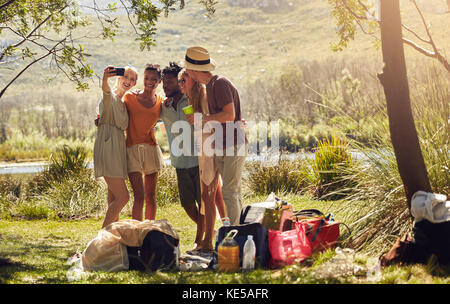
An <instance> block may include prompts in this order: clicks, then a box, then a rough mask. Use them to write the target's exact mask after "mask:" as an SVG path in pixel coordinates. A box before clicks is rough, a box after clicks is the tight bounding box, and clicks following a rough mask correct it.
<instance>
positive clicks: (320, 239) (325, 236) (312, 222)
mask: <svg viewBox="0 0 450 304" xmlns="http://www.w3.org/2000/svg"><path fill="white" fill-rule="evenodd" d="M298 223H302V224H303V226H304V227H305V233H306V236H307V237H308V240H309V241H310V243H311V249H312V251H313V252H316V251H324V250H327V249H329V248H333V247H334V246H335V245H336V243H337V241H338V238H339V235H340V231H339V224H341V223H339V222H336V221H334V220H328V219H327V218H323V217H318V218H317V217H316V218H311V219H306V220H302V221H300V222H298Z"/></svg>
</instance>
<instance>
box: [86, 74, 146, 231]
mask: <svg viewBox="0 0 450 304" xmlns="http://www.w3.org/2000/svg"><path fill="white" fill-rule="evenodd" d="M116 73H117V71H116V69H115V68H114V67H112V66H107V67H106V68H105V69H104V71H103V81H102V91H103V95H102V98H101V101H100V104H99V114H100V115H99V120H98V128H97V136H96V138H95V143H94V174H95V177H96V178H98V177H102V176H103V178H104V180H105V182H106V184H107V186H108V210H107V211H106V215H105V219H104V221H103V225H102V228H104V227H106V226H108V225H109V224H111V223H113V222H115V221H118V220H119V214H120V211H122V209H123V207H124V206H125V205H126V203H127V202H128V200H129V194H128V189H127V186H126V184H125V179H126V178H127V156H126V146H125V134H124V131H125V130H126V129H127V127H128V113H127V109H126V107H125V104H124V103H123V102H122V97H123V96H124V95H125V93H126V92H127V91H128V90H129V89H131V88H132V87H133V86H135V85H136V81H137V78H138V73H137V71H136V69H134V68H132V67H130V66H127V67H126V68H125V70H124V73H123V76H117V78H116V82H115V85H114V87H113V88H112V89H111V88H110V86H109V83H108V79H109V78H111V77H114V76H116Z"/></svg>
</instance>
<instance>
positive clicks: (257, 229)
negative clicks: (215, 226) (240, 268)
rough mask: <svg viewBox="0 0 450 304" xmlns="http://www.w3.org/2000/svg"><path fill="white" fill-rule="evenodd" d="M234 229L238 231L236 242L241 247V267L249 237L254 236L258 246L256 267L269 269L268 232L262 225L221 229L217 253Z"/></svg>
mask: <svg viewBox="0 0 450 304" xmlns="http://www.w3.org/2000/svg"><path fill="white" fill-rule="evenodd" d="M234 229H235V230H237V231H238V233H237V234H236V236H235V237H234V240H235V241H236V243H238V245H239V259H240V265H242V257H243V250H244V245H245V242H246V241H247V237H248V236H249V235H253V241H254V242H255V246H256V254H255V267H268V266H269V260H270V252H269V246H268V231H267V229H266V228H265V227H264V226H263V225H262V224H261V223H250V224H242V225H235V226H222V227H220V228H219V230H218V231H217V236H216V245H215V251H216V252H217V251H218V247H219V244H220V243H221V242H222V240H223V239H224V238H225V236H226V235H227V233H228V232H230V231H231V230H234Z"/></svg>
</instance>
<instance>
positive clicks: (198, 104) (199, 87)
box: [181, 71, 209, 114]
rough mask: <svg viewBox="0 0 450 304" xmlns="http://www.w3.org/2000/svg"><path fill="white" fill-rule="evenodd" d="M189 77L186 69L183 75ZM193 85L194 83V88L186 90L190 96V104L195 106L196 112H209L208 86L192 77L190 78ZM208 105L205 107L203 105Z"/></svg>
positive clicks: (188, 96)
mask: <svg viewBox="0 0 450 304" xmlns="http://www.w3.org/2000/svg"><path fill="white" fill-rule="evenodd" d="M183 76H184V77H189V76H188V75H187V73H186V71H184V72H183V73H182V74H181V77H183ZM190 79H191V81H192V83H193V85H192V89H191V90H189V91H186V96H187V98H188V104H190V105H192V107H193V108H194V112H200V113H203V114H209V109H208V107H207V105H208V101H207V99H206V87H205V86H204V85H203V84H201V83H199V82H197V81H195V80H194V79H192V77H191V78H190ZM202 104H203V105H206V106H205V107H203V106H202Z"/></svg>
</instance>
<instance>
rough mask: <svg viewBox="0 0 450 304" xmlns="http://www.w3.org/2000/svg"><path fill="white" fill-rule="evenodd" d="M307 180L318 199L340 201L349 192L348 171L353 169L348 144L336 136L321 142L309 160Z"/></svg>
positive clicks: (350, 184)
mask: <svg viewBox="0 0 450 304" xmlns="http://www.w3.org/2000/svg"><path fill="white" fill-rule="evenodd" d="M309 162H310V170H309V174H308V176H307V177H308V180H309V181H310V183H311V184H312V186H313V192H314V194H315V195H316V196H317V197H318V198H327V199H340V198H342V197H344V196H346V195H348V193H349V191H351V186H352V184H353V183H352V181H351V180H350V179H348V170H349V169H351V168H352V167H353V161H352V157H351V155H350V152H349V150H348V144H347V143H346V142H345V141H343V140H341V139H340V138H339V137H337V136H332V138H331V140H329V139H328V138H325V139H323V140H321V141H320V142H319V144H318V146H317V148H316V150H315V152H314V158H312V159H310V160H309Z"/></svg>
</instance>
